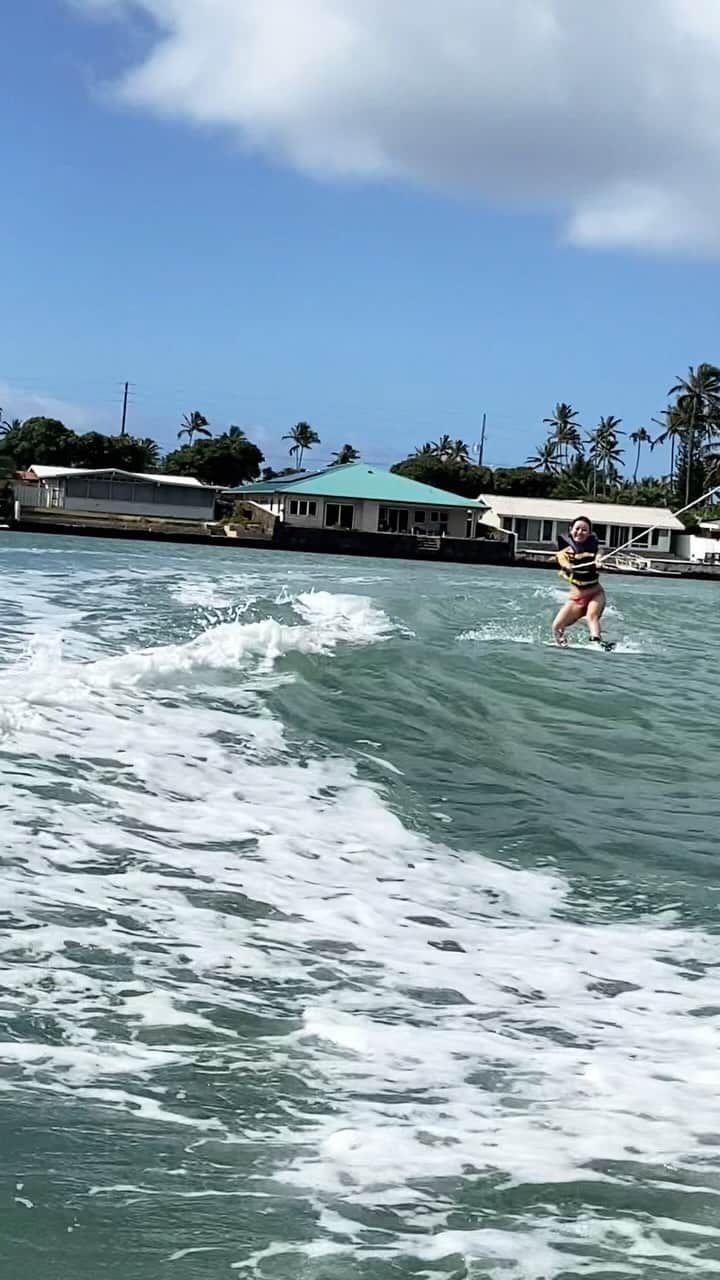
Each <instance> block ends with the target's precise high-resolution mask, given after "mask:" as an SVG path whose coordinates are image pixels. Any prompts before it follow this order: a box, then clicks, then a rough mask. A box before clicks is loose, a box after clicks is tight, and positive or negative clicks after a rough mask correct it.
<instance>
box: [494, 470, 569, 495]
mask: <svg viewBox="0 0 720 1280" xmlns="http://www.w3.org/2000/svg"><path fill="white" fill-rule="evenodd" d="M554 484H555V477H554V476H551V475H547V474H544V473H543V472H541V471H533V470H532V468H531V467H497V468H496V470H495V471H494V472H493V485H492V489H488V490H487V492H488V493H491V492H495V493H507V494H515V495H516V496H517V497H518V498H549V497H550V494H551V493H552V490H553V486H554Z"/></svg>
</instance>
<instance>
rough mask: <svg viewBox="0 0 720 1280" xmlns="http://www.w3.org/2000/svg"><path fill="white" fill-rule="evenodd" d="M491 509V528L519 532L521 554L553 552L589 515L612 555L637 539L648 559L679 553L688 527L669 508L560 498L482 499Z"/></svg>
mask: <svg viewBox="0 0 720 1280" xmlns="http://www.w3.org/2000/svg"><path fill="white" fill-rule="evenodd" d="M480 501H481V502H482V503H483V504H484V505H485V506H486V507H487V508H488V509H487V511H486V513H485V516H484V517H483V518H484V520H485V522H486V523H487V524H493V525H495V526H496V528H498V529H505V530H506V531H507V532H508V533H514V534H515V537H516V538H517V549H518V551H526V552H533V551H537V552H541V551H550V550H552V549H554V548H555V547H556V546H557V539H558V535H560V534H563V533H567V531H568V528H569V527H570V524H571V523H572V521H573V520H575V519H577V517H578V516H579V515H584V516H587V517H588V518H589V519H590V520H591V521H592V524H593V528H594V530H595V533H596V534H597V537H598V540H599V542H600V545H601V546H602V547H604V548H606V549H607V550H608V551H609V550H612V549H613V548H617V547H621V546H624V544H625V543H627V542H629V541H630V539H631V538H634V539H636V541H635V542H633V546H632V550H633V551H635V552H637V553H638V554H640V555H644V556H648V557H651V558H652V557H663V556H670V555H674V554H678V551H679V546H678V539H679V537H680V536H681V535H682V534H683V533H684V531H685V530H684V525H683V524H682V522H681V521H680V520H678V518H677V516H674V515H673V513H672V512H671V511H669V510H668V509H667V508H666V507H631V506H624V505H623V504H622V503H614V502H586V501H585V500H584V499H579V500H578V501H572V502H569V501H565V500H564V499H559V498H515V497H512V496H511V495H506V494H499V493H488V494H481V496H480Z"/></svg>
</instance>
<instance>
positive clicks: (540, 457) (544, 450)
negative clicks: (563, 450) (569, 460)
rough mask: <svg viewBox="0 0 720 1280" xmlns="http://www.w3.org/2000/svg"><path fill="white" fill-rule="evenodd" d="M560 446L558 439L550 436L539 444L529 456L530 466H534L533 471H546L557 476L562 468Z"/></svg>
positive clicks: (528, 462)
mask: <svg viewBox="0 0 720 1280" xmlns="http://www.w3.org/2000/svg"><path fill="white" fill-rule="evenodd" d="M558 447H559V446H558V442H557V440H556V439H555V438H554V437H553V436H550V437H549V438H548V439H547V440H545V441H543V443H542V444H541V445H538V447H537V449H536V451H535V453H534V454H532V455H531V456H530V457H529V458H528V460H527V464H528V466H529V467H532V469H533V471H544V472H546V473H547V475H551V476H556V475H557V474H558V472H559V470H560V457H559V453H558Z"/></svg>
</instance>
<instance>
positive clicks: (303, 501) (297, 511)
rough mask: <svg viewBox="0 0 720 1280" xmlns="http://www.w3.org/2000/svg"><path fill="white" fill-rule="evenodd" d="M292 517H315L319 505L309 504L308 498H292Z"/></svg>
mask: <svg viewBox="0 0 720 1280" xmlns="http://www.w3.org/2000/svg"><path fill="white" fill-rule="evenodd" d="M290 515H291V516H315V515H317V503H316V502H308V500H307V498H291V499H290Z"/></svg>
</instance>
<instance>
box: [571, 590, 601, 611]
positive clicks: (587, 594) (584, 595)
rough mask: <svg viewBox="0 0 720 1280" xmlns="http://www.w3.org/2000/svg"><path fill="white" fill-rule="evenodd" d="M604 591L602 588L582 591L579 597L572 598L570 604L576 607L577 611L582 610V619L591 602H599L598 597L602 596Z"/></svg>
mask: <svg viewBox="0 0 720 1280" xmlns="http://www.w3.org/2000/svg"><path fill="white" fill-rule="evenodd" d="M602 590H603V589H602V587H601V586H597V587H591V588H590V589H589V590H588V591H581V592H579V593H578V595H576V596H571V597H570V604H572V605H574V606H575V608H576V609H581V610H582V613H581V614H580V617H581V618H583V617H584V616H585V614H586V613H587V609H588V605H589V604H590V602H591V601H592V600H597V598H598V596H601V595H602Z"/></svg>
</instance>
